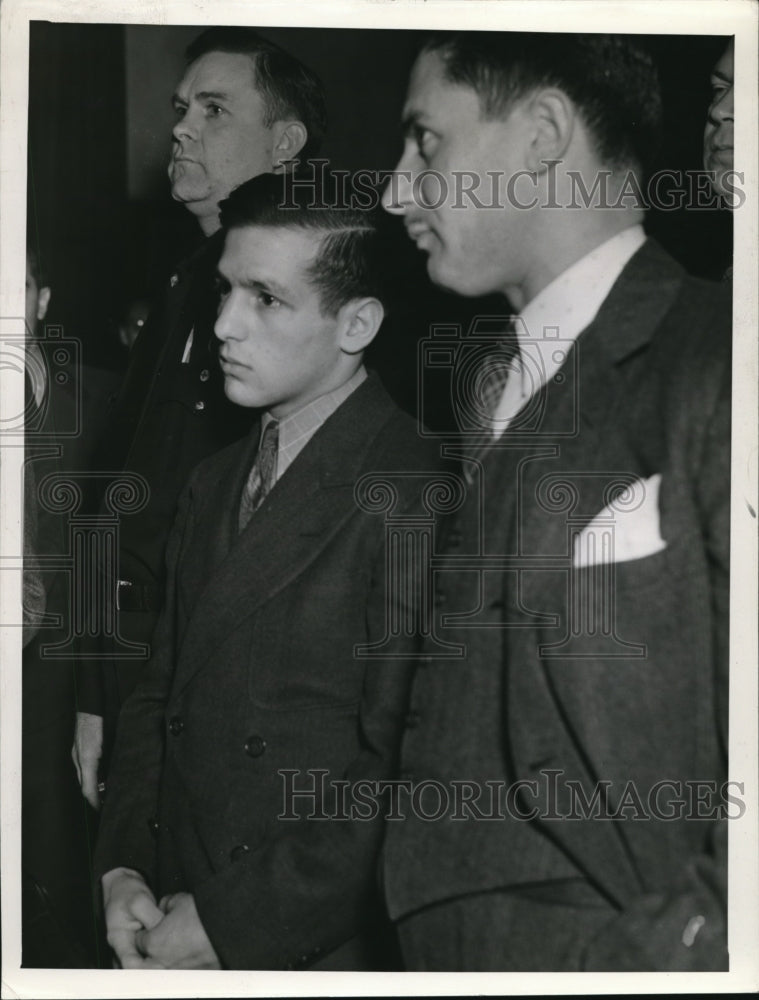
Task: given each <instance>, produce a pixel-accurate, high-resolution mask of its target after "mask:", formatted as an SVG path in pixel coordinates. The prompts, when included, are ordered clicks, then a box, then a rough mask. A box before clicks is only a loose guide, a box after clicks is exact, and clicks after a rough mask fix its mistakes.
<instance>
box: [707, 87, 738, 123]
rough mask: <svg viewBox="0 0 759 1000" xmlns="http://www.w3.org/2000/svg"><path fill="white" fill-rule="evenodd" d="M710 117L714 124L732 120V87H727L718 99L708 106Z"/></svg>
mask: <svg viewBox="0 0 759 1000" xmlns="http://www.w3.org/2000/svg"><path fill="white" fill-rule="evenodd" d="M710 112H711V114H710V117H711V119H712V121H714V122H715V124H719V123H720V122H728V121H729V122H731V121H732V120H733V88H732V86H730V87H727V88H726V89H725V91H724V93H723V94H722V96H721V97H720V99H719V100H718V101H715V102H714V104H713V105H712V106H711V108H710Z"/></svg>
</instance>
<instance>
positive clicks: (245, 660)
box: [96, 175, 434, 969]
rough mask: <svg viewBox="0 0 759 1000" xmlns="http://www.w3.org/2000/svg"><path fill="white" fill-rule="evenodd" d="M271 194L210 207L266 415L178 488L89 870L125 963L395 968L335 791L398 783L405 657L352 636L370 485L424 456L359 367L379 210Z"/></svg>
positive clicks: (368, 854)
mask: <svg viewBox="0 0 759 1000" xmlns="http://www.w3.org/2000/svg"><path fill="white" fill-rule="evenodd" d="M284 190H285V189H284V188H283V184H282V178H276V177H274V176H271V175H264V176H261V177H258V178H256V179H254V180H252V181H250V182H247V183H246V184H244V185H242V186H241V187H240V188H239V189H238V190H237V191H235V192H234V193H233V195H232V196H231V197H230V198H229V199H228V201H227V202H225V203H224V204H223V207H222V223H223V225H224V227H225V231H226V237H225V246H224V251H223V253H222V257H221V260H220V264H219V273H220V281H221V305H220V311H219V317H218V320H217V323H216V335H217V337H218V338H219V340H220V341H221V350H220V358H221V365H222V370H223V372H224V377H225V389H226V392H227V395H228V396H229V398H230V399H231V400H233V401H234V402H237V403H238V404H241V405H244V406H251V407H257V408H259V409H260V410H261V411H262V417H261V420H260V421H259V422H258V423H257V425H256V427H255V428H254V429H253V432H252V433H251V435H250V436H249V437H248V438H246V439H244V440H242V441H240V442H238V443H237V444H234V445H231V446H229V447H228V448H226V449H225V450H223V451H221V452H219V453H218V454H216V455H214V456H212V457H211V458H209V459H207V460H206V461H205V462H204V463H202V464H201V465H200V466H199V467H198V468H197V469H196V470H195V472H194V473H193V475H192V477H191V479H190V481H189V484H188V486H187V487H186V489H185V491H184V494H183V497H182V500H181V503H180V510H179V514H178V517H177V520H176V523H175V527H174V530H173V534H172V538H171V541H170V544H169V554H168V581H169V589H168V600H167V605H166V609H165V611H164V613H163V615H162V617H161V620H160V624H159V626H158V630H157V632H156V635H155V637H154V643H153V650H154V652H153V657H152V660H151V663H150V665H149V668H148V671H147V675H146V677H145V679H144V681H143V682H142V683H141V684H140V685H139V687H138V689H137V690H136V692H135V694H134V695H133V696H132V697H131V698H130V699H129V700H128V702H127V703H126V704H125V706H124V710H123V713H122V717H121V722H120V725H119V734H118V738H117V746H116V751H115V757H114V767H113V774H112V779H111V783H110V786H109V790H108V793H107V796H106V802H105V808H104V812H103V817H102V825H101V833H100V840H99V843H98V849H97V858H96V874H97V875H98V876H99V877H102V882H103V887H104V898H105V914H106V921H107V926H108V933H109V941H110V943H111V945H112V946H113V948H114V950H115V952H116V955H117V958H118V959H119V960H120V962H121V964H122V965H123V966H124V967H144V966H153V967H155V966H165V967H175V968H179V967H182V968H189V967H220V966H223V967H227V968H274V969H277V968H305V967H309V966H313V965H316V966H319V967H322V968H379V967H382V966H383V965H387V964H388V962H390V961H391V958H390V952H388V951H386V950H385V949H384V944H383V931H382V927H381V926H380V925H381V920H380V919H379V908H378V906H377V900H376V898H375V897H376V891H377V890H376V855H377V851H378V844H379V839H380V837H381V833H382V824H381V816H380V815H379V811H377V815H375V817H374V819H373V820H370V821H367V820H364V821H360V820H358V821H357V820H351V819H350V818H349V815H348V814H347V813H346V812H345V810H344V809H343V807H342V806H341V804H340V801H339V795H340V791H339V788H338V786H337V785H336V784H335V782H339V781H343V782H349V783H350V782H353V781H356V780H359V779H366V780H369V781H380V780H381V779H382V778H383V777H388V776H389V775H390V774H391V772H392V768H393V758H394V754H395V750H396V745H397V737H398V730H399V726H400V719H401V717H402V713H403V710H404V705H405V695H406V681H407V665H406V664H405V663H404V661H403V659H402V658H396V659H393V658H388V659H387V660H377V659H373V660H372V659H362V658H361V657H360V655H359V653H358V652H357V649H356V647H358V646H360V645H362V644H363V645H366V644H371V643H372V642H375V641H376V642H381V641H382V640H383V638H384V637H385V636H386V627H387V622H388V620H389V619H388V611H389V605H390V604H391V603H392V601H393V600H394V596H393V594H392V593H390V590H392V588H390V589H389V588H388V587H387V585H386V567H385V545H384V535H385V524H384V518H383V517H381V516H378V515H377V514H373V513H371V511H370V508H371V502H366V503H363V505H362V502H361V498H360V495H361V491H362V485H361V483H362V477H365V476H367V475H369V474H371V475H375V474H377V473H380V474H388V475H391V474H397V475H395V476H392V475H391V478H392V482H393V483H394V484H395V486H393V485H390V486H389V487H388V489H391V490H393V489H394V490H395V492H396V498H395V506H394V509H393V514H394V515H399V514H402V512H403V511H404V510H405V509H407V508H410V507H413V505H414V503H415V501H416V497H417V496H418V495H419V493H420V483H421V481H422V480H421V479H420V475H419V473H420V471H422V470H424V469H425V468H428V469H433V468H434V463H433V462H431V461H430V459H429V457H428V456H429V450H428V446H427V445H426V444H424V443H423V442H422V441H421V440H420V438H419V436H418V434H417V430H416V425H415V423H414V422H413V421H412V420H411V418H409V417H408V416H406V415H405V414H403V413H401V412H400V411H399V410H398V409H397V408H396V406H395V405H394V404H393V403H392V402H391V400H390V398H389V397H388V396H387V395H386V393H385V391H384V389H383V388H382V386H381V385H380V383H379V382H378V381H377V380H376V379H375V378H374V377H373V376H372V375H367V373H366V371H365V370H364V367H363V364H362V355H363V352H364V349H365V348H366V347H367V346H368V344H369V343H370V342H371V340H372V338H373V337H374V336H375V334H376V333H377V330H378V327H379V325H380V323H381V321H382V317H383V308H382V305H381V300H380V297H379V295H380V293H379V290H378V283H377V270H376V268H377V261H376V248H375V245H374V244H375V238H376V233H375V231H374V229H373V225H372V223H371V221H370V219H369V218H368V216H367V215H366V213H362V212H359V211H354V210H352V209H350V208H342V207H336V208H334V209H333V208H325V209H323V210H316V211H309V208H308V205H309V202H310V201H311V200H312V197H313V192H310V191H309V190H308V189H306V190H304V189H303V188H302V186H301V187H300V188H298V189H293V190H292V191H291V192H290V193H291V196H292V205H291V207H289V208H284V209H283V208H280V207H279V205H280V202H281V201H282V200H283V197H284ZM368 484H369V481H368V480H366V479H364V480H363V485H364V487H366V486H368ZM380 488H381V487H380ZM370 492H371V490H370ZM406 610H408V608H407V609H406ZM408 631H409V632H410V631H411V630H408ZM399 650H400V647H398V650H396V652H399ZM401 655H402V651H401V652H399V657H400V656H401ZM300 793H303V794H300ZM347 801H348V802H349V801H350V795H349V796H348V800H347ZM309 816H311V817H312V818H309ZM331 816H336V818H333V819H331V818H329V817H331ZM160 897H164V898H163V899H161V900H160V905H158V902H157V901H158V900H159V898H160Z"/></svg>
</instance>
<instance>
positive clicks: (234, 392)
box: [224, 375, 263, 409]
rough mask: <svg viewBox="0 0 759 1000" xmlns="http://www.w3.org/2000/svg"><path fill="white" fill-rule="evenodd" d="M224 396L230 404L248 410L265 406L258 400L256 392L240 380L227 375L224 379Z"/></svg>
mask: <svg viewBox="0 0 759 1000" xmlns="http://www.w3.org/2000/svg"><path fill="white" fill-rule="evenodd" d="M224 395H225V396H226V397H227V399H228V400H229V402H230V403H234V404H235V406H245V407H247V408H248V409H257V408H259V407H260V406H262V405H263V404H262V403H261V401H260V400H259V399H258V397H257V395H256V393H255V392H252V391H251V390H250V389H248V388H247V387H246V386H244V385H242V383H241V382H240V381H239V379H236V378H234V376H231V375H226V376H225V378H224Z"/></svg>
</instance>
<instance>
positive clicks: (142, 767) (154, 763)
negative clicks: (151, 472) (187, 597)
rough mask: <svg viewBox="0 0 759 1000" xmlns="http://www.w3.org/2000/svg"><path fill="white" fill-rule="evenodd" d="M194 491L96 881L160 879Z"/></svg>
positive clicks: (107, 810) (114, 785) (177, 539)
mask: <svg viewBox="0 0 759 1000" xmlns="http://www.w3.org/2000/svg"><path fill="white" fill-rule="evenodd" d="M190 497H191V492H190V487H188V488H187V489H186V490H185V491H184V493H183V494H182V497H181V498H180V501H179V509H178V513H177V517H176V520H175V523H174V526H173V528H172V531H171V534H170V536H169V541H168V547H167V555H166V561H167V570H168V575H167V580H168V586H167V597H166V604H165V607H164V609H163V612H162V613H161V616H160V618H159V620H158V624H157V626H156V632H155V636H154V641H153V652H152V655H151V658H150V660H149V662H148V664H147V666H146V669H145V673H144V676H143V679H142V680H141V682H140V683H139V684H138V686H137V688H136V689H135V690H134V692H133V693H132V695H131V696H130V697H129V698H128V699H127V700H126V701H125V702H124V706H123V708H122V710H121V714H120V716H119V723H118V729H117V733H116V745H115V750H114V756H113V766H112V770H111V772H110V774H109V781H108V792H107V795H106V799H105V803H104V807H103V812H102V815H101V820H100V832H99V836H98V841H97V846H96V850H95V862H94V871H95V878H96V881H99V879H100V878H102V876H103V875H104V874H105V873H106V872H108V871H110V870H111V869H112V868H116V867H121V866H123V867H127V868H134V869H136V870H137V871H140V872H142V874H143V875H144V876H145V878H146V879H147V881H148V883H149V884H154V879H155V870H154V869H155V853H156V852H155V839H154V836H153V832H152V830H151V828H150V825H149V824H148V823H146V822H145V818H146V817H154V816H155V815H156V812H157V804H158V787H159V781H160V775H161V765H162V760H163V749H164V725H163V719H164V711H165V705H166V701H167V699H168V697H169V692H170V690H171V682H172V677H173V674H174V663H175V628H176V613H175V604H176V588H175V583H176V569H177V563H178V560H179V552H180V550H181V545H182V539H183V537H184V535H185V532H186V530H187V528H188V526H189V524H190V523H191V520H192V505H191V499H190Z"/></svg>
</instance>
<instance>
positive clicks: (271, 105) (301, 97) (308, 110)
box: [185, 26, 327, 160]
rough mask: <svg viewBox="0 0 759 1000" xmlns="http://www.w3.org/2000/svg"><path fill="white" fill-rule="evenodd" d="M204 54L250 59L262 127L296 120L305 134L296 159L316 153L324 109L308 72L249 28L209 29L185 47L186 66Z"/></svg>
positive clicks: (314, 78) (319, 86) (324, 119)
mask: <svg viewBox="0 0 759 1000" xmlns="http://www.w3.org/2000/svg"><path fill="white" fill-rule="evenodd" d="M208 52H229V53H232V54H235V55H245V56H250V58H251V61H252V63H253V80H254V83H255V86H256V89H257V90H258V91H259V92H260V93H261V95H262V97H263V98H264V114H265V124H266V125H267V126H270V125H273V124H274V122H276V121H280V120H282V119H284V118H297V119H298V120H299V121H301V122H303V124H304V125H305V126H306V131H307V132H308V138H307V139H306V144H305V145H304V147H303V149H302V150H301V151H300V153H299V158H300V159H301V160H307V159H309V158H310V157H313V156H315V155H316V154H317V153H318V152H319V148H320V146H321V142H322V139H323V138H324V133H325V132H326V130H327V108H326V104H325V100H324V87H323V86H322V83H321V80H320V79H319V77H318V76H317V75H316V74H315V73H314V72H313V71H312V70H310V69H309V68H308V67H307V66H304V65H303V63H302V62H300V61H299V60H298V59H296V58H295V57H294V56H291V55H290V54H289V53H287V52H285V50H284V49H281V48H280V47H279V46H278V45H275V44H274V42H270V41H268V39H266V38H263V37H262V36H261V35H259V33H258V32H257V31H255V30H254V29H253V28H245V27H239V26H228V27H227V26H225V27H217V28H209V29H208V30H207V31H204V32H203V33H202V34H200V35H198V37H197V38H195V39H194V40H193V41H192V42H191V43H190V44H189V45H188V46H187V50H186V52H185V59H186V62H187V65H188V66H189V65H190V63H194V62H195V61H196V59H200V57H201V56H204V55H206V54H207V53H208Z"/></svg>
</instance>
